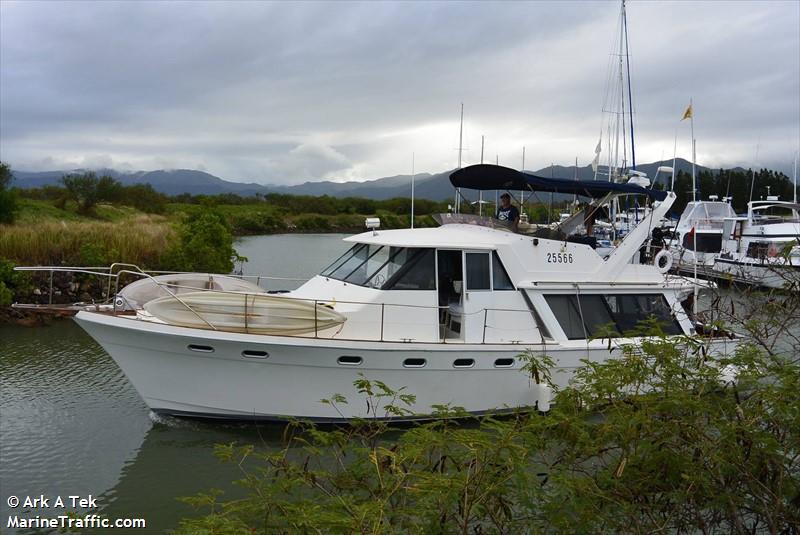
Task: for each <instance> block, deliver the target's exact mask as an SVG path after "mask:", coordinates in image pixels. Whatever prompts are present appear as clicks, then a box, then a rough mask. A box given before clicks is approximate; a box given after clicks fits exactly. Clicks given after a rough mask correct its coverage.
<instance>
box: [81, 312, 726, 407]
mask: <svg viewBox="0 0 800 535" xmlns="http://www.w3.org/2000/svg"><path fill="white" fill-rule="evenodd" d="M75 320H76V321H77V322H78V323H79V324H80V325H81V327H83V328H84V329H85V330H86V331H87V332H88V333H89V334H90V335H91V336H92V337H93V338H94V339H95V340H97V341H98V342H99V343H100V345H102V346H103V348H104V349H105V350H106V351H107V352H108V353H109V354H110V355H111V356H112V358H113V359H114V360H115V361H116V362H117V364H118V365H119V366H120V368H121V369H122V371H123V372H124V373H125V375H126V376H127V377H128V379H129V380H130V381H131V383H132V384H133V386H134V387H135V388H136V389H137V391H138V392H139V394H140V395H141V397H142V399H143V400H144V401H145V403H146V404H147V405H148V406H149V407H150V408H151V409H152V410H154V411H156V412H161V413H167V414H175V415H183V416H186V415H191V416H198V417H207V418H225V419H240V420H283V419H287V418H304V419H310V420H314V421H342V420H348V419H352V418H357V417H378V418H389V417H390V415H389V414H387V413H386V411H385V410H384V409H383V407H382V405H384V404H386V403H391V402H394V403H397V402H396V401H394V400H390V399H382V400H372V401H371V402H370V403H371V405H370V404H369V403H367V400H366V398H365V397H364V395H362V394H359V393H358V392H357V391H356V388H355V387H354V385H353V382H354V381H356V380H358V379H359V378H360V377H361V375H362V374H363V376H364V377H366V378H367V379H370V380H378V381H382V382H384V383H386V384H387V385H388V386H389V387H390V388H392V389H395V390H397V389H400V388H402V387H405V389H404V390H403V392H404V393H409V394H414V395H415V396H416V403H415V405H414V406H413V407H411V409H412V410H413V411H414V412H416V413H419V414H429V413H430V412H432V411H433V408H434V407H435V406H436V405H447V404H449V405H452V406H457V407H462V408H463V409H464V410H466V411H467V412H470V413H474V414H481V413H486V412H495V411H498V410H501V411H502V410H513V409H514V408H517V407H529V406H533V405H535V403H536V400H537V398H538V396H539V395H540V389H539V388H538V386H537V385H536V384H534V383H533V382H532V381H531V379H530V378H529V376H528V375H527V374H526V373H525V372H524V371H523V370H522V369H521V368H522V366H523V364H524V361H523V360H522V359H520V358H518V355H519V354H520V353H522V352H523V351H524V350H525V349H527V348H530V349H532V350H533V351H535V352H537V353H547V354H548V355H549V356H550V357H551V358H553V359H555V360H556V362H557V368H556V369H555V370H554V371H553V380H554V382H555V383H556V384H557V385H559V386H564V385H566V384H567V382H568V380H569V378H570V377H571V376H572V373H573V371H574V369H575V368H576V367H578V366H579V365H580V364H581V359H585V358H587V357H588V358H589V359H591V360H594V361H601V360H606V359H608V358H610V356H611V353H610V352H609V351H608V349H607V345H604V344H603V342H602V341H592V342H590V343H589V344H587V343H586V342H583V341H582V342H581V343H576V344H574V346H572V347H570V346H565V345H548V346H547V347H545V346H541V345H538V346H537V345H534V346H523V345H488V344H487V345H484V344H425V343H395V342H383V343H378V344H376V343H375V342H356V341H347V340H330V339H309V338H292V337H278V336H267V335H252V334H238V333H219V332H215V331H204V330H199V329H191V328H184V327H176V326H172V325H164V324H158V323H151V322H145V321H141V320H136V319H132V318H126V317H119V316H111V315H104V314H97V313H90V312H80V313H79V314H78V315H77V316H76V317H75ZM721 342H722V341H721ZM722 343H723V344H724V345H725V346H726V347H725V348H722V350H723V351H732V349H733V345H734V343H735V342H734V341H724V342H722ZM595 344H597V345H596V346H595ZM605 344H607V341H606V342H605ZM590 346H591V347H590ZM198 348H199V349H200V351H198ZM718 350H719V348H718ZM246 355H249V356H246ZM341 357H349V359H345V360H349V362H351V364H346V363H345V364H343V363H342V361H341ZM358 358H360V359H361V361H360V364H357V365H353V364H352V362H353V361H354V360H355V359H358ZM407 359H425V361H426V362H425V365H424V367H407V365H408V361H407ZM458 359H472V360H473V361H474V363H473V365H472V366H471V367H456V365H457V364H458V363H457V360H458ZM497 359H513V365H511V366H510V367H498V366H497V364H498V363H497ZM460 362H462V363H463V362H464V361H460ZM404 363H405V364H406V365H404ZM502 364H507V362H502ZM334 394H341V395H343V396H345V398H346V399H347V400H348V403H340V404H337V406H333V405H331V404H326V403H323V402H321V401H320V400H322V399H323V398H331V397H332V396H333V395H334ZM400 419H411V418H400Z"/></svg>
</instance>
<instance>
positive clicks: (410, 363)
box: [403, 358, 428, 368]
mask: <svg viewBox="0 0 800 535" xmlns="http://www.w3.org/2000/svg"><path fill="white" fill-rule="evenodd" d="M427 363H428V361H426V360H425V359H415V358H411V359H406V360H404V361H403V366H405V367H406V368H424V367H425V364H427Z"/></svg>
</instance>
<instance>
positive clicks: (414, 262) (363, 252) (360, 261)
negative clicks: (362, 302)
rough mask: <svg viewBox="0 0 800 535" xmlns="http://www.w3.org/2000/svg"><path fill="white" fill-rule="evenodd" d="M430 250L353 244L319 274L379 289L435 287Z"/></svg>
mask: <svg viewBox="0 0 800 535" xmlns="http://www.w3.org/2000/svg"><path fill="white" fill-rule="evenodd" d="M435 272H436V269H435V257H434V254H433V249H420V248H416V247H391V246H387V245H366V244H362V243H359V244H356V245H354V246H353V247H352V248H351V249H350V250H349V251H347V252H346V253H345V254H344V255H342V256H341V257H340V258H339V259H337V260H336V261H335V262H334V263H333V264H331V265H330V266H328V267H327V268H326V269H324V270H323V271H322V273H321V274H322V275H323V276H325V277H330V278H332V279H337V280H340V281H344V282H349V283H351V284H357V285H359V286H366V287H368V288H376V289H381V290H435V289H436V277H435Z"/></svg>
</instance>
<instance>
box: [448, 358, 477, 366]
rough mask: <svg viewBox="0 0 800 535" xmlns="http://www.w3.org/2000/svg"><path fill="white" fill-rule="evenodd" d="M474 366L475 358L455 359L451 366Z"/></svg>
mask: <svg viewBox="0 0 800 535" xmlns="http://www.w3.org/2000/svg"><path fill="white" fill-rule="evenodd" d="M473 366H475V359H456V360H454V361H453V368H472V367H473Z"/></svg>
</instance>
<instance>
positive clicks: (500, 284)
mask: <svg viewBox="0 0 800 535" xmlns="http://www.w3.org/2000/svg"><path fill="white" fill-rule="evenodd" d="M492 287H493V288H494V289H495V290H513V289H514V284H512V283H511V277H509V276H508V273H507V272H506V268H504V267H503V263H502V262H500V257H498V256H497V252H496V251H492Z"/></svg>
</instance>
